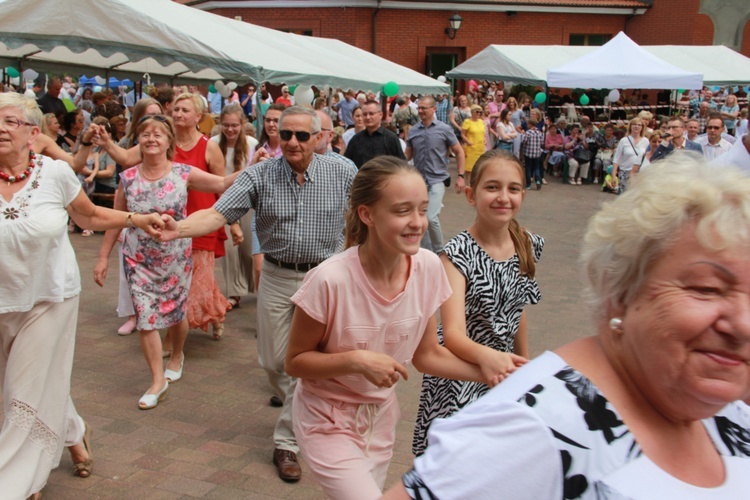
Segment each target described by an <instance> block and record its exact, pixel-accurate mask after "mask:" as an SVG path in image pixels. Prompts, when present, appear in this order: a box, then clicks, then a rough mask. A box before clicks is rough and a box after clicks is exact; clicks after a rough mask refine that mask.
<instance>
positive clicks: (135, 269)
mask: <svg viewBox="0 0 750 500" xmlns="http://www.w3.org/2000/svg"><path fill="white" fill-rule="evenodd" d="M190 169H191V167H190V166H189V165H184V164H182V163H175V164H173V165H172V171H171V172H170V173H168V174H167V175H166V176H164V177H162V178H161V179H159V180H157V181H153V182H152V181H149V180H146V179H145V178H143V177H141V175H140V173H139V170H138V167H133V168H130V169H128V170H125V171H124V172H123V173H122V174H121V176H120V181H121V182H122V186H123V190H124V193H125V199H126V200H127V205H128V211H130V212H136V213H139V214H148V213H152V212H158V213H161V214H169V215H171V216H172V217H174V219H175V220H178V221H179V220H182V219H184V218H185V217H187V180H188V176H189V175H190ZM192 253H193V250H192V242H191V241H190V240H189V239H177V240H174V241H170V242H167V243H162V242H159V241H156V240H153V239H152V238H151V237H150V236H149V235H148V234H147V233H146V232H145V231H143V230H141V229H137V228H131V229H128V230H127V231H126V232H125V238H124V240H123V244H122V254H123V259H124V260H123V263H124V267H125V277H126V278H127V280H128V286H129V287H130V294H131V295H132V297H133V304H134V305H135V312H136V316H137V327H138V329H139V330H157V329H160V328H167V327H170V326H172V325H175V324H177V323H179V322H180V321H182V320H183V319H184V318H185V314H186V310H187V297H188V292H189V290H190V277H191V274H192V268H193V259H192Z"/></svg>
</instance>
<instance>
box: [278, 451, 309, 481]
mask: <svg viewBox="0 0 750 500" xmlns="http://www.w3.org/2000/svg"><path fill="white" fill-rule="evenodd" d="M273 464H274V465H275V466H276V468H277V469H278V470H279V477H280V478H281V479H283V480H284V481H287V482H289V483H296V482H297V481H299V478H300V477H302V469H300V468H299V463H297V454H296V453H294V452H292V451H289V450H279V449H276V450H273Z"/></svg>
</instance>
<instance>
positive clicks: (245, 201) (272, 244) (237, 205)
mask: <svg viewBox="0 0 750 500" xmlns="http://www.w3.org/2000/svg"><path fill="white" fill-rule="evenodd" d="M356 173H357V169H356V168H354V167H352V166H351V165H349V164H347V163H345V162H342V161H340V160H338V159H335V158H332V157H329V156H320V155H318V154H313V158H312V160H311V162H310V166H309V167H308V168H307V170H306V171H305V173H304V177H305V182H304V183H303V184H302V185H300V184H299V183H298V182H297V173H296V172H295V171H294V170H293V169H292V167H291V166H290V165H289V163H288V162H287V161H286V158H284V157H283V156H282V157H279V158H273V159H270V160H267V161H264V162H262V163H259V164H257V165H254V166H252V167H249V168H247V169H245V170H243V171H242V173H241V174H240V175H239V176H237V179H235V181H234V184H232V187H230V188H229V189H228V190H227V191H226V192H225V193H224V194H223V195H222V197H221V198H220V199H219V200H218V201H217V202H216V204H215V205H214V208H215V209H216V210H217V211H218V212H219V213H220V214H221V215H223V216H224V218H225V219H226V220H227V222H228V223H230V224H231V223H233V222H235V221H237V220H238V219H239V218H240V217H242V216H243V215H244V214H245V213H247V211H248V210H250V209H251V208H254V209H255V212H256V215H257V229H258V239H259V240H260V244H261V247H262V248H263V251H264V253H266V254H267V255H269V256H270V257H273V258H274V259H277V260H280V261H283V262H290V263H297V264H302V263H311V262H321V261H323V260H325V259H327V258H328V257H330V256H331V255H333V254H334V253H336V252H337V251H338V250H339V249H340V248H341V246H342V244H343V241H344V214H345V213H346V210H347V204H348V200H349V191H350V189H351V187H352V181H353V180H354V176H355V175H356Z"/></svg>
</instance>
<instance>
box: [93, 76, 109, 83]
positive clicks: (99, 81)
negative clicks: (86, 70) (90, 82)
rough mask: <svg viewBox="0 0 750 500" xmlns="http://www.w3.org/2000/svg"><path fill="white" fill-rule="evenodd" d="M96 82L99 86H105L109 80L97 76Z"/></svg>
mask: <svg viewBox="0 0 750 500" xmlns="http://www.w3.org/2000/svg"><path fill="white" fill-rule="evenodd" d="M94 80H96V83H98V84H99V85H104V84H105V83H107V80H105V79H104V77H101V76H95V77H94Z"/></svg>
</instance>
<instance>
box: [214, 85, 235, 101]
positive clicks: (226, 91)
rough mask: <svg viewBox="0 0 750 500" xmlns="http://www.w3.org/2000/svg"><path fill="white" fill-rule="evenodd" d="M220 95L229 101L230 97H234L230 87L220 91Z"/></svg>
mask: <svg viewBox="0 0 750 500" xmlns="http://www.w3.org/2000/svg"><path fill="white" fill-rule="evenodd" d="M216 90H219V89H216ZM219 94H220V95H221V97H223V98H224V99H229V96H231V95H232V91H231V90H230V89H229V87H224V88H223V89H221V90H219Z"/></svg>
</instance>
